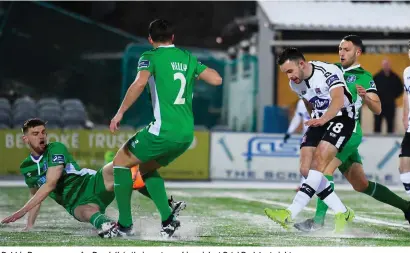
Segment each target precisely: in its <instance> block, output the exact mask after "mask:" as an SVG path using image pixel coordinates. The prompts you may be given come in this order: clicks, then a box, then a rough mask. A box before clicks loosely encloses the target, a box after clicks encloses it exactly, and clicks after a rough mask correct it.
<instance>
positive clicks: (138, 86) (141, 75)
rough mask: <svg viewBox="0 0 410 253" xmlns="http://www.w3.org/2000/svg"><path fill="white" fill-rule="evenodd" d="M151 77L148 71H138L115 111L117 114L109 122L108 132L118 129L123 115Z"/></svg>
mask: <svg viewBox="0 0 410 253" xmlns="http://www.w3.org/2000/svg"><path fill="white" fill-rule="evenodd" d="M150 76H151V73H150V72H149V71H148V70H141V71H138V74H137V77H136V78H135V81H134V82H133V83H132V84H131V85H130V87H129V88H128V90H127V93H126V94H125V97H124V99H123V100H122V103H121V106H120V108H119V109H118V111H117V114H116V115H115V116H114V118H113V119H112V120H111V124H110V130H111V132H114V131H115V130H117V129H118V126H119V123H120V121H121V120H122V117H123V116H124V113H125V112H126V111H127V110H128V109H129V108H130V107H131V106H132V105H133V104H134V103H135V101H136V100H137V99H138V98H139V96H140V95H141V93H142V91H143V90H144V88H145V85H147V83H148V79H149V77H150Z"/></svg>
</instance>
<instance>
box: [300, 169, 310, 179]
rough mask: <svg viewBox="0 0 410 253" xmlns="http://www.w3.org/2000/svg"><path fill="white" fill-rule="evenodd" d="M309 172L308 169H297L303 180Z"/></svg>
mask: <svg viewBox="0 0 410 253" xmlns="http://www.w3.org/2000/svg"><path fill="white" fill-rule="evenodd" d="M309 170H310V168H308V167H301V168H300V169H299V171H300V174H302V176H304V177H305V178H306V177H307V176H308V174H309Z"/></svg>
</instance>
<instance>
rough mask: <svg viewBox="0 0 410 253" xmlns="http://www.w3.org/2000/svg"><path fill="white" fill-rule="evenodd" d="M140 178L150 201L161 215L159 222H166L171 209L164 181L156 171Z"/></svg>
mask: <svg viewBox="0 0 410 253" xmlns="http://www.w3.org/2000/svg"><path fill="white" fill-rule="evenodd" d="M142 178H143V180H144V182H145V186H146V187H147V190H148V193H149V195H150V196H151V199H152V201H154V203H155V206H156V207H157V209H158V211H159V213H160V214H161V220H162V221H166V220H168V218H169V217H170V215H171V208H170V207H169V204H168V196H167V193H166V191H165V184H164V179H163V178H162V177H161V176H160V175H159V173H158V171H154V172H150V173H147V174H145V175H144V176H143V177H142Z"/></svg>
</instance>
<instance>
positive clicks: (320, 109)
mask: <svg viewBox="0 0 410 253" xmlns="http://www.w3.org/2000/svg"><path fill="white" fill-rule="evenodd" d="M309 63H311V64H312V66H313V72H312V75H311V76H310V77H309V78H307V79H305V80H303V81H302V82H301V83H300V84H296V83H294V82H293V81H290V82H289V85H290V87H291V89H292V90H293V91H294V92H296V93H297V94H298V95H299V97H300V98H304V99H306V100H307V101H309V103H310V104H312V106H313V111H312V115H311V116H312V118H315V119H317V118H320V117H321V116H322V115H323V114H324V113H325V112H326V111H327V109H328V107H329V105H330V102H331V101H332V98H331V96H330V91H331V90H332V89H334V88H336V87H343V89H344V103H343V107H342V109H341V110H340V111H339V112H338V114H337V116H341V115H346V116H348V117H349V118H354V116H355V109H354V103H353V99H352V94H351V93H350V91H349V89H348V88H347V86H346V82H345V79H344V77H343V72H342V71H341V70H340V69H339V68H338V67H337V66H336V65H334V64H330V63H325V62H321V61H310V62H309Z"/></svg>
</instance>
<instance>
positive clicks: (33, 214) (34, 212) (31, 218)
mask: <svg viewBox="0 0 410 253" xmlns="http://www.w3.org/2000/svg"><path fill="white" fill-rule="evenodd" d="M29 190H30V194H31V197H34V195H35V194H36V192H37V188H29ZM40 206H41V203H40V204H38V205H36V206H35V207H33V209H31V210H30V211H29V212H28V218H27V224H26V227H25V228H24V229H23V231H29V230H30V229H32V228H33V226H34V223H35V222H36V219H37V216H38V213H39V212H40Z"/></svg>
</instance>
